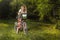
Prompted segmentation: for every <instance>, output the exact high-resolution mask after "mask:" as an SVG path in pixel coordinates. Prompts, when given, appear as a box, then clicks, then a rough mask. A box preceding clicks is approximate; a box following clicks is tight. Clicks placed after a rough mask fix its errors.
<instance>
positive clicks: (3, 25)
mask: <svg viewBox="0 0 60 40" xmlns="http://www.w3.org/2000/svg"><path fill="white" fill-rule="evenodd" d="M14 22H15V20H0V40H60V30H58V29H55V27H56V25H55V24H43V23H40V22H33V21H27V25H28V29H29V30H28V34H27V35H24V33H23V31H20V32H19V34H16V32H15V30H14Z"/></svg>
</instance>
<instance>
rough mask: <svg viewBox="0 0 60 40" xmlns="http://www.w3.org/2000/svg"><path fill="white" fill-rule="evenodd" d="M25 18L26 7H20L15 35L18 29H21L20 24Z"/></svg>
mask: <svg viewBox="0 0 60 40" xmlns="http://www.w3.org/2000/svg"><path fill="white" fill-rule="evenodd" d="M26 18H27V7H26V5H22V6H21V9H19V11H18V27H17V33H18V31H19V29H20V28H21V27H22V22H23V21H24V20H25V19H26ZM19 24H20V25H19Z"/></svg>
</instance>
